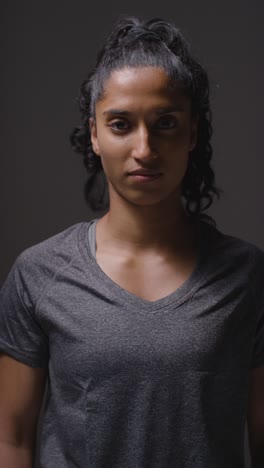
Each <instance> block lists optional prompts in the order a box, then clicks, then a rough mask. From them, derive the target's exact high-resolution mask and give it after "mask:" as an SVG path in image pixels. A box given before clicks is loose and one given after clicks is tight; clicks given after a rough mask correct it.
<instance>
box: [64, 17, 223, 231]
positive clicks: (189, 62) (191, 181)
mask: <svg viewBox="0 0 264 468" xmlns="http://www.w3.org/2000/svg"><path fill="white" fill-rule="evenodd" d="M145 66H154V67H159V68H162V69H164V70H165V72H166V73H167V74H168V76H169V78H170V83H171V85H170V87H171V89H172V90H173V89H175V88H176V87H177V86H179V85H181V86H182V87H183V90H184V93H185V94H186V95H187V96H188V97H189V99H190V101H191V109H192V114H193V115H197V116H198V135H197V143H196V146H195V148H194V149H193V150H192V151H190V153H189V160H188V166H187V170H186V173H185V175H184V178H183V181H182V185H181V197H182V201H183V205H184V207H185V212H186V214H187V215H188V216H193V217H194V216H198V217H199V218H203V219H204V220H205V221H207V222H208V223H209V224H213V225H214V226H216V222H215V220H214V219H213V218H212V217H211V216H209V215H207V214H202V213H201V212H202V211H204V210H206V209H207V208H209V206H210V205H211V204H212V202H213V197H214V195H216V196H217V197H218V199H219V198H220V192H223V190H222V189H219V188H218V187H216V185H215V175H214V171H213V169H212V167H211V165H210V162H211V159H212V153H213V151H212V146H211V143H210V140H211V136H212V112H211V108H210V102H209V80H208V76H207V73H206V71H205V70H204V69H203V67H202V66H201V65H200V64H199V63H198V62H197V61H196V60H194V58H193V57H192V56H191V53H190V46H189V44H188V42H187V41H186V39H185V38H184V37H183V35H182V33H181V32H180V30H179V29H178V28H176V27H175V25H173V24H171V23H168V22H166V21H164V20H163V19H160V18H153V19H150V20H148V21H144V20H140V19H139V18H137V17H135V16H123V15H119V17H118V19H117V21H116V23H115V26H114V28H113V30H112V32H111V33H110V34H109V36H108V38H107V39H106V41H105V44H104V45H103V47H102V48H101V50H100V51H99V52H98V55H97V61H96V65H95V67H94V69H93V70H92V71H91V72H90V73H89V75H88V77H87V78H86V79H85V81H84V82H83V83H82V85H81V90H80V96H79V99H78V101H79V107H80V112H81V124H80V125H79V126H78V127H76V128H75V129H74V130H73V132H72V134H71V136H70V141H71V145H72V147H73V149H74V150H75V151H76V152H78V153H81V154H82V155H83V162H84V165H85V168H86V170H87V173H88V179H87V181H86V183H85V187H84V197H85V200H86V202H87V203H88V205H89V206H90V208H91V209H92V210H102V209H103V210H105V209H107V207H109V199H108V200H105V199H104V196H105V194H106V186H107V184H106V178H105V177H104V171H103V166H102V163H101V159H100V158H98V157H97V156H96V155H95V153H94V152H93V148H92V143H91V134H90V128H89V124H88V122H89V117H93V118H95V105H96V103H97V102H98V101H99V100H101V99H103V97H104V90H105V83H106V81H107V79H108V78H109V77H110V75H111V73H112V72H113V71H114V70H121V69H123V68H125V67H145ZM100 175H101V176H102V177H103V190H101V193H100V190H99V192H98V187H99V179H98V177H99V176H100ZM95 189H97V193H96V194H95V193H94V192H95Z"/></svg>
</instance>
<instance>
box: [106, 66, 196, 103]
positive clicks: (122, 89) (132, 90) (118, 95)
mask: <svg viewBox="0 0 264 468" xmlns="http://www.w3.org/2000/svg"><path fill="white" fill-rule="evenodd" d="M170 84H171V79H170V78H169V76H168V75H167V73H166V72H165V70H163V69H160V68H156V67H144V68H143V67H140V68H125V69H122V70H115V71H114V72H112V74H111V75H110V77H109V78H108V80H107V81H106V83H105V86H104V94H103V99H102V100H100V101H99V103H100V106H109V105H113V104H114V103H115V102H120V103H122V102H123V103H124V104H130V103H133V102H136V101H144V102H145V103H147V102H148V101H150V102H151V101H157V104H159V102H160V105H161V106H162V105H165V106H167V105H169V104H172V103H176V102H178V104H179V105H180V104H181V105H187V101H188V98H187V97H186V95H185V93H184V89H183V87H182V85H180V83H179V86H177V84H176V83H175V87H174V89H172V87H171V86H170ZM162 102H163V104H162Z"/></svg>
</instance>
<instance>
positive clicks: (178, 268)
mask: <svg viewBox="0 0 264 468" xmlns="http://www.w3.org/2000/svg"><path fill="white" fill-rule="evenodd" d="M96 261H97V264H98V266H99V267H100V268H101V270H102V271H103V272H104V273H105V274H106V275H107V276H108V278H110V279H111V280H112V281H114V282H115V283H116V284H118V285H119V286H120V287H121V288H123V289H124V290H126V291H128V292H130V293H132V294H134V295H135V296H138V297H140V298H142V299H145V300H147V301H153V302H154V301H157V300H159V299H161V298H163V297H166V296H168V295H169V294H171V293H173V292H174V291H176V290H177V289H178V288H180V286H182V285H183V284H184V283H185V282H186V281H187V280H188V279H189V277H190V276H191V275H192V273H193V271H194V269H195V266H196V258H195V257H194V256H190V255H189V257H186V258H185V259H183V258H182V259H173V258H172V259H170V260H165V259H163V258H158V257H156V258H151V257H145V258H143V257H142V258H130V259H122V258H119V259H116V258H115V259H114V258H113V257H112V256H107V255H100V253H98V252H97V257H96Z"/></svg>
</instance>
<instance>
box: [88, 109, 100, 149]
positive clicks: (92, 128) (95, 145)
mask: <svg viewBox="0 0 264 468" xmlns="http://www.w3.org/2000/svg"><path fill="white" fill-rule="evenodd" d="M89 127H90V132H91V142H92V147H93V151H94V153H95V154H97V156H100V149H99V145H98V138H97V127H96V121H95V119H94V118H93V117H90V118H89Z"/></svg>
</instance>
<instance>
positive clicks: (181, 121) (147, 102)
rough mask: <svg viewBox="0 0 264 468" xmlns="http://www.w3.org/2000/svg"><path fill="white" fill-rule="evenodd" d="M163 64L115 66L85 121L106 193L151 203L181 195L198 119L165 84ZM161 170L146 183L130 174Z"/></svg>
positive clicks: (185, 100)
mask: <svg viewBox="0 0 264 468" xmlns="http://www.w3.org/2000/svg"><path fill="white" fill-rule="evenodd" d="M168 85H169V78H168V76H167V74H166V72H165V71H164V70H163V69H161V68H154V67H144V68H143V67H142V68H126V69H122V70H118V71H114V72H113V73H112V75H111V76H110V78H109V79H108V81H107V82H106V85H105V93H104V97H103V99H102V100H100V101H98V102H97V104H96V109H95V116H96V122H94V121H93V119H92V118H91V119H90V120H89V124H90V129H91V140H92V145H93V150H94V152H95V153H96V154H97V155H98V156H100V158H101V161H102V165H103V169H104V172H105V175H106V178H107V180H108V183H109V195H110V201H111V197H112V198H113V196H118V197H122V198H125V199H126V200H127V201H130V202H131V203H133V204H138V205H142V206H143V205H151V204H155V203H158V202H160V201H161V200H165V199H168V198H175V196H176V197H179V195H180V192H181V182H182V179H183V177H184V174H185V172H186V169H187V164H188V157H189V151H191V150H192V149H193V148H194V146H195V144H196V134H197V122H196V120H195V119H192V116H191V103H190V100H189V99H188V98H187V97H186V96H185V95H184V94H183V93H182V92H181V90H180V88H179V89H177V90H176V91H171V90H170V89H169V86H168ZM142 168H144V169H150V170H155V171H158V172H161V173H162V175H161V177H159V178H157V179H153V180H151V181H148V182H141V181H138V180H135V178H134V177H131V176H130V175H128V173H129V172H132V171H134V170H137V169H142Z"/></svg>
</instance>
